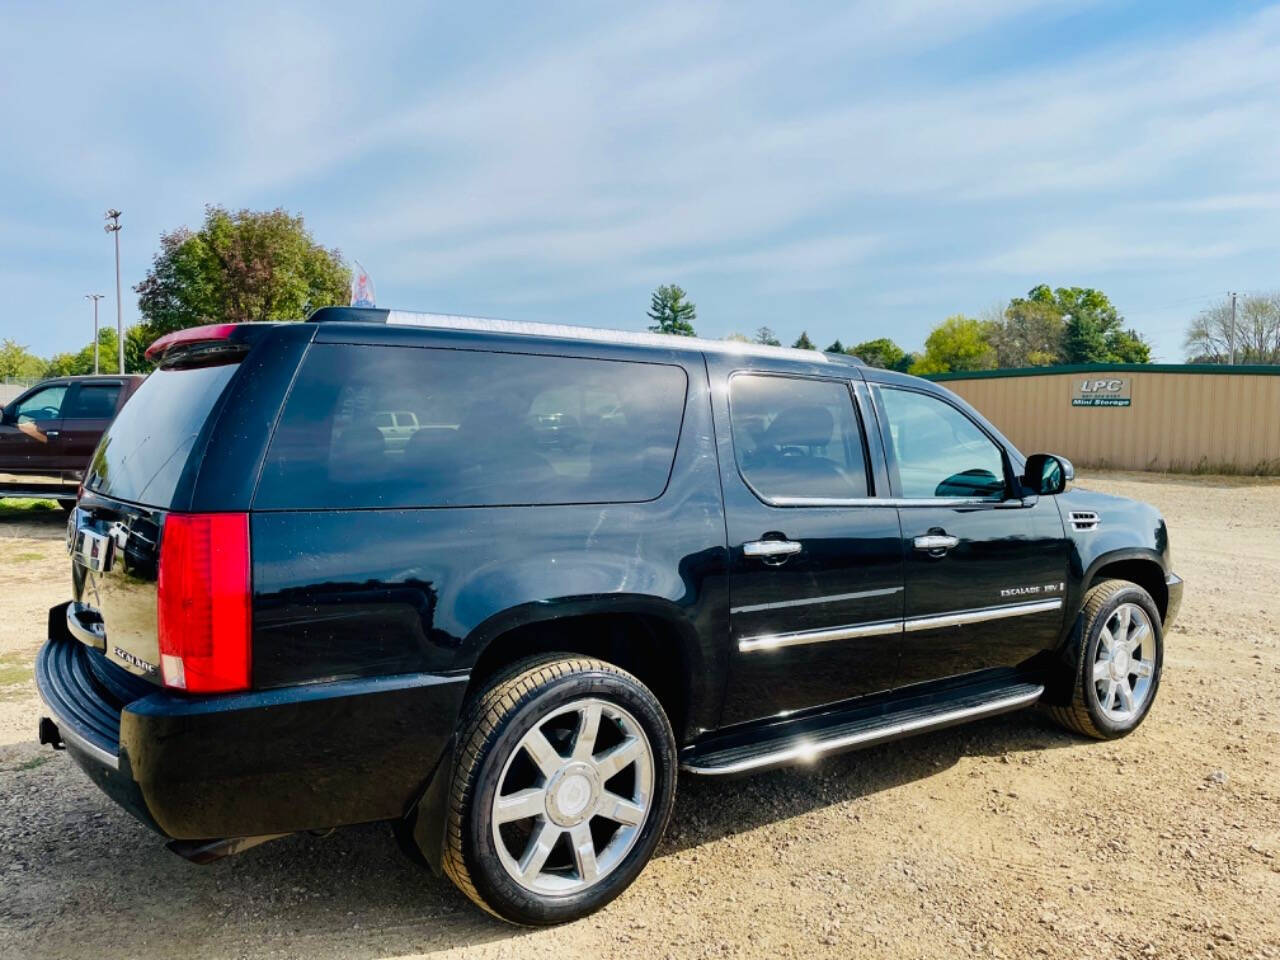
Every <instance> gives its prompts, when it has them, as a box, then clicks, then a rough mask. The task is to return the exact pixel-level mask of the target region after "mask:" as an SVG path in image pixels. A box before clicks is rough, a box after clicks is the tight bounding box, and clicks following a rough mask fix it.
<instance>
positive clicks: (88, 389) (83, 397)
mask: <svg viewBox="0 0 1280 960" xmlns="http://www.w3.org/2000/svg"><path fill="white" fill-rule="evenodd" d="M119 397H120V385H119V384H115V383H102V384H84V385H83V386H81V387H80V389H79V390H77V391H76V392H75V393H73V394H72V395H71V401H70V402H69V403H68V404H67V406H66V408H65V409H64V410H63V411H62V415H63V416H64V417H66V418H67V419H68V420H70V419H72V418H80V419H84V420H110V419H111V415H112V414H114V413H115V412H116V400H117V399H118V398H119Z"/></svg>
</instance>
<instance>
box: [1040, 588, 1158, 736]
mask: <svg viewBox="0 0 1280 960" xmlns="http://www.w3.org/2000/svg"><path fill="white" fill-rule="evenodd" d="M1124 604H1135V605H1137V606H1139V607H1141V608H1142V610H1143V611H1144V612H1145V613H1146V616H1147V623H1148V626H1149V628H1150V630H1151V633H1152V635H1153V639H1154V644H1155V651H1154V658H1153V659H1154V669H1153V671H1152V674H1151V677H1150V681H1151V682H1150V685H1149V687H1148V688H1147V691H1146V694H1145V697H1144V699H1143V701H1142V703H1141V704H1140V705H1139V706H1138V708H1137V709H1136V710H1135V711H1134V713H1133V715H1132V716H1130V717H1127V718H1125V719H1123V720H1120V721H1117V720H1115V719H1113V718H1112V717H1111V716H1108V714H1107V711H1105V710H1104V709H1103V705H1102V703H1101V702H1100V698H1099V695H1098V690H1097V685H1096V683H1095V682H1094V679H1093V674H1092V669H1093V664H1094V662H1095V660H1096V659H1097V656H1098V645H1099V643H1100V642H1101V640H1102V633H1103V629H1104V627H1106V625H1107V621H1108V620H1109V619H1110V618H1111V616H1112V614H1113V613H1115V612H1116V610H1117V609H1119V608H1120V607H1121V606H1123V605H1124ZM1071 643H1072V647H1071V649H1070V650H1069V651H1068V653H1069V658H1068V661H1067V663H1066V664H1064V665H1063V666H1062V667H1061V669H1062V670H1063V671H1064V673H1065V674H1066V676H1064V677H1062V680H1064V681H1066V682H1069V683H1070V694H1071V698H1070V702H1069V703H1068V704H1067V705H1066V706H1053V705H1051V706H1048V707H1047V708H1046V709H1047V711H1048V713H1049V715H1050V716H1051V717H1052V718H1053V719H1054V720H1055V721H1057V722H1058V723H1059V724H1061V725H1062V726H1063V727H1066V728H1067V729H1068V730H1070V731H1072V732H1073V733H1079V734H1083V735H1084V736H1086V737H1093V738H1095V739H1097V740H1114V739H1116V738H1118V737H1123V736H1125V735H1126V734H1128V733H1131V732H1132V731H1134V730H1135V729H1137V727H1138V725H1139V724H1141V723H1142V721H1143V720H1144V719H1145V718H1146V716H1147V713H1148V712H1150V710H1151V705H1152V704H1153V703H1154V702H1155V698H1156V693H1157V692H1158V690H1159V688H1160V673H1161V670H1162V667H1163V664H1164V633H1163V630H1162V629H1161V623H1160V611H1159V609H1158V608H1157V607H1156V604H1155V601H1154V600H1152V599H1151V595H1150V594H1149V593H1147V591H1145V590H1143V589H1142V587H1140V586H1138V585H1137V584H1136V583H1130V582H1129V581H1127V580H1104V581H1102V582H1101V583H1099V584H1098V585H1097V586H1095V587H1093V589H1091V590H1090V591H1089V592H1088V593H1087V594H1086V595H1085V599H1084V605H1083V607H1082V609H1081V612H1080V624H1079V626H1078V627H1077V629H1076V631H1075V633H1074V636H1073V637H1072V640H1071ZM1125 682H1126V683H1127V682H1129V681H1128V680H1126V681H1125Z"/></svg>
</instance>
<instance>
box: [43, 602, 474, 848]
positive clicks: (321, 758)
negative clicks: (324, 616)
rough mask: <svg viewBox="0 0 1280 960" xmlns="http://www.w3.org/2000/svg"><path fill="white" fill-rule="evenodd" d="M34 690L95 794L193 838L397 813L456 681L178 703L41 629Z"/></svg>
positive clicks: (451, 713) (431, 753) (433, 742)
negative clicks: (44, 637)
mask: <svg viewBox="0 0 1280 960" xmlns="http://www.w3.org/2000/svg"><path fill="white" fill-rule="evenodd" d="M58 612H61V613H62V616H63V618H64V621H65V610H64V608H63V607H55V608H54V610H53V611H50V614H51V616H50V621H51V623H52V622H53V621H54V620H55V619H56V617H55V616H54V614H56V613H58ZM137 683H141V684H142V685H143V686H144V687H146V690H145V691H144V690H141V689H140V688H138V687H137V685H136V684H137ZM36 684H37V687H38V688H39V691H40V696H41V697H42V698H43V700H44V702H45V704H46V705H47V707H48V712H49V714H50V717H51V719H52V721H53V723H55V724H56V725H57V734H58V736H60V738H61V740H62V741H63V743H64V744H65V745H66V747H67V750H68V752H69V753H71V754H72V756H73V757H74V758H75V760H76V762H77V763H78V764H79V765H80V766H81V767H82V768H84V770H85V771H86V772H87V773H88V774H89V776H90V777H91V778H92V779H93V781H94V782H95V783H97V784H98V786H99V787H101V788H102V789H103V790H104V791H105V792H106V793H107V795H108V796H110V797H111V798H112V799H114V800H115V801H116V802H117V803H119V804H120V805H121V806H123V807H124V808H125V809H127V810H129V811H130V812H131V813H133V814H134V815H135V816H137V817H139V819H141V820H143V821H144V822H146V823H148V824H150V825H151V826H153V827H154V828H155V829H157V830H159V831H160V832H161V833H163V834H165V835H166V836H169V837H173V838H176V839H204V838H210V837H246V836H258V835H262V834H270V833H291V832H294V831H297V830H312V829H324V828H327V827H334V826H341V825H343V824H349V823H361V822H366V821H369V820H383V819H390V818H393V817H399V816H402V815H403V814H404V813H405V811H406V810H407V809H408V808H409V806H410V805H411V804H412V803H413V802H414V801H415V800H416V799H417V796H418V793H419V792H420V790H421V788H422V785H423V784H424V783H425V782H426V780H427V778H428V777H429V776H430V774H431V772H432V770H433V768H434V767H435V764H436V762H437V761H438V760H439V758H440V756H441V754H442V753H443V751H444V748H445V745H446V743H447V742H448V740H449V737H450V736H451V735H452V732H453V728H454V724H455V721H456V718H457V715H458V710H459V708H460V707H461V700H462V694H463V691H464V689H465V687H466V677H465V676H462V677H456V676H438V675H434V674H405V675H400V676H393V677H379V678H371V679H362V680H342V681H334V682H331V683H318V684H311V685H308V686H299V687H289V688H283V689H279V690H270V691H260V692H252V693H243V694H229V695H222V696H214V697H184V696H178V695H174V694H169V693H165V692H161V691H156V689H155V688H154V687H153V686H150V685H149V684H147V683H146V682H145V681H137V679H136V678H132V677H130V676H129V675H128V674H126V673H125V672H124V671H122V670H119V669H118V668H116V667H114V666H113V665H111V664H110V663H108V662H107V661H106V660H105V659H104V658H103V657H102V656H101V654H99V653H97V652H96V651H94V650H91V649H90V648H88V647H86V646H85V645H83V644H81V643H78V642H77V641H75V640H74V639H71V638H70V637H69V636H65V635H62V636H60V635H58V634H57V632H56V630H54V631H51V637H50V639H49V641H48V642H47V643H46V644H45V645H44V646H43V647H42V648H41V650H40V653H39V655H38V657H37V661H36ZM51 736H52V733H51V731H49V730H48V729H47V727H46V738H50V737H51Z"/></svg>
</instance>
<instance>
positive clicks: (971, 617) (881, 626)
mask: <svg viewBox="0 0 1280 960" xmlns="http://www.w3.org/2000/svg"><path fill="white" fill-rule="evenodd" d="M1061 608H1062V598H1061V597H1055V598H1053V599H1052V600H1034V601H1032V602H1030V603H1007V604H1002V605H1001V606H996V607H982V608H980V609H977V610H958V611H956V612H955V613H943V614H937V615H932V616H927V617H908V618H907V619H905V620H878V621H875V622H873V623H853V624H849V625H848V626H843V627H830V628H827V629H823V630H800V631H797V632H795V633H775V634H764V635H761V636H758V637H743V638H742V639H741V640H739V641H738V651H739V652H740V653H750V652H752V651H756V650H776V649H777V648H779V647H790V646H794V645H796V644H801V643H825V642H827V641H830V640H851V639H853V638H855V637H877V636H881V635H888V634H893V633H904V632H905V633H911V632H914V631H916V630H936V629H938V628H940V627H959V626H963V625H965V624H970V623H983V622H984V621H987V620H1004V619H1006V618H1008V617H1025V616H1028V615H1031V614H1036V613H1048V612H1049V611H1051V610H1060V609H1061Z"/></svg>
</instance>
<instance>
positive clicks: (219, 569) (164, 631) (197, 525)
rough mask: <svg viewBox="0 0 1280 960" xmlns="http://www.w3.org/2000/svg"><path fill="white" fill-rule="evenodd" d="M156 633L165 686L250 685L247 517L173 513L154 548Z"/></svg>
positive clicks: (198, 689)
mask: <svg viewBox="0 0 1280 960" xmlns="http://www.w3.org/2000/svg"><path fill="white" fill-rule="evenodd" d="M158 592H159V596H158V598H157V600H158V602H157V607H158V621H159V622H158V627H159V636H160V674H161V676H162V677H163V679H164V683H165V686H168V687H176V688H178V689H181V690H189V691H191V692H192V693H219V692H225V691H229V690H245V689H247V688H248V686H249V667H250V654H251V652H252V651H251V629H252V623H251V606H250V603H251V600H250V582H249V515H248V514H245V513H171V514H169V515H168V516H167V517H165V520H164V530H163V533H162V536H161V541H160V574H159V585H158Z"/></svg>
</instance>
